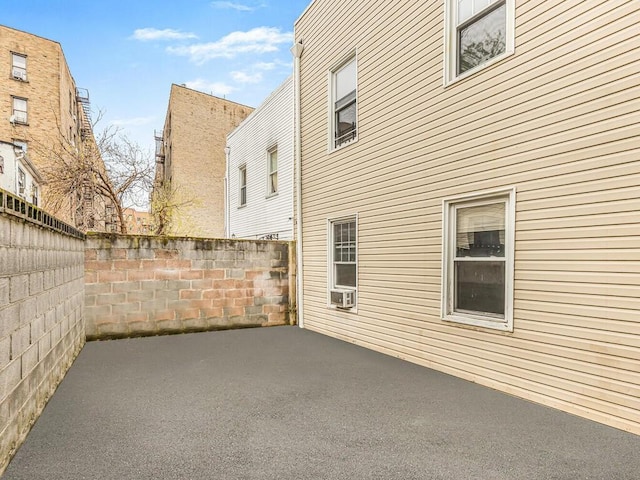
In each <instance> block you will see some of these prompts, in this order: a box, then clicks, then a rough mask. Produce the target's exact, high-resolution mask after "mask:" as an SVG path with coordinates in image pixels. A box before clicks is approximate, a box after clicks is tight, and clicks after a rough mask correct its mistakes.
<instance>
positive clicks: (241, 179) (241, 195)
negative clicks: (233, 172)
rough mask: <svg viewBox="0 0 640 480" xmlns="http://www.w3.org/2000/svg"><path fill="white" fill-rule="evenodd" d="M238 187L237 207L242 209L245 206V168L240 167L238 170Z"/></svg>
mask: <svg viewBox="0 0 640 480" xmlns="http://www.w3.org/2000/svg"><path fill="white" fill-rule="evenodd" d="M238 185H239V186H240V191H239V192H238V194H239V197H238V206H240V207H242V206H244V205H246V204H247V166H246V165H242V166H241V167H240V168H239V169H238Z"/></svg>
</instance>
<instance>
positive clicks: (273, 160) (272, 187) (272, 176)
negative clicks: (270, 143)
mask: <svg viewBox="0 0 640 480" xmlns="http://www.w3.org/2000/svg"><path fill="white" fill-rule="evenodd" d="M267 158H268V160H267V170H268V174H267V175H268V177H267V195H274V194H276V193H278V150H277V149H276V148H273V149H271V150H269V152H268V153H267Z"/></svg>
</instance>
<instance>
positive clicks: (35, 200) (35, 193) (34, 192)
mask: <svg viewBox="0 0 640 480" xmlns="http://www.w3.org/2000/svg"><path fill="white" fill-rule="evenodd" d="M38 197H39V196H38V186H37V185H36V184H35V183H32V184H31V203H33V204H34V205H35V206H36V207H37V206H38Z"/></svg>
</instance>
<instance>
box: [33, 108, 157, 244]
mask: <svg viewBox="0 0 640 480" xmlns="http://www.w3.org/2000/svg"><path fill="white" fill-rule="evenodd" d="M98 117H99V118H98V120H97V121H99V120H100V118H101V117H102V114H100V115H99V116H98ZM97 121H96V122H95V123H97ZM95 123H94V125H95ZM43 150H44V152H43V154H44V155H46V156H47V162H46V167H45V168H44V170H43V173H44V174H45V177H46V182H47V191H48V195H47V197H48V200H49V205H48V206H47V208H49V209H50V210H51V211H52V212H53V213H54V214H55V212H56V211H59V210H60V209H62V208H65V207H68V208H70V209H71V211H72V215H71V216H72V217H73V218H74V219H75V224H76V226H77V227H78V228H80V229H83V230H92V229H94V228H96V225H102V224H104V226H105V230H109V229H111V230H112V231H115V230H118V231H120V233H127V225H126V222H125V221H124V210H125V209H126V208H136V207H137V208H140V207H142V206H144V204H145V202H146V200H147V199H148V198H149V196H148V195H149V193H148V192H149V191H150V189H151V185H152V180H153V162H152V156H151V153H150V152H145V151H144V150H143V149H142V148H141V147H140V146H139V145H138V144H137V143H135V142H133V141H131V140H130V139H129V138H128V137H127V136H126V135H124V134H122V133H121V131H120V130H119V129H118V128H115V127H113V126H109V127H107V128H105V129H104V130H102V132H101V133H100V134H99V135H98V137H97V138H95V137H94V136H93V135H90V136H88V137H86V138H83V139H82V141H79V142H74V141H68V140H67V139H66V138H65V137H64V136H63V135H60V136H59V140H58V141H55V142H53V143H51V144H50V145H47V146H46V148H44V149H43ZM109 227H111V228H109Z"/></svg>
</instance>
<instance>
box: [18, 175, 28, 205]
mask: <svg viewBox="0 0 640 480" xmlns="http://www.w3.org/2000/svg"><path fill="white" fill-rule="evenodd" d="M16 191H17V192H18V196H20V197H22V198H24V199H25V200H26V198H27V174H26V173H25V171H24V170H23V169H22V168H21V167H18V173H17V175H16Z"/></svg>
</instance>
